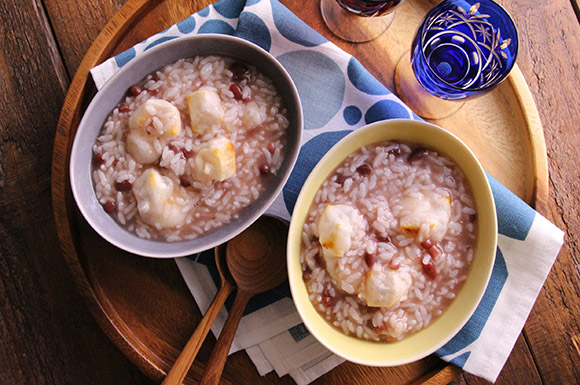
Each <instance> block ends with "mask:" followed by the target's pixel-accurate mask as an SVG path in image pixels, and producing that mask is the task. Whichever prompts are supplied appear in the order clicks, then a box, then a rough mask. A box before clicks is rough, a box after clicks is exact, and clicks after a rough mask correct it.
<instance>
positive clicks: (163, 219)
mask: <svg viewBox="0 0 580 385" xmlns="http://www.w3.org/2000/svg"><path fill="white" fill-rule="evenodd" d="M133 192H134V194H135V197H136V198H137V208H138V210H139V214H140V215H141V218H142V219H143V221H144V222H145V223H147V224H149V225H151V226H153V227H155V228H157V229H168V228H173V227H177V226H180V225H182V224H183V223H184V222H185V217H186V212H185V210H184V205H183V203H179V202H178V198H179V196H180V194H179V190H178V188H177V186H175V183H173V181H172V180H171V179H169V178H167V177H165V176H162V175H161V174H159V172H157V171H156V170H154V169H152V168H150V169H147V170H145V172H144V173H143V174H141V176H140V177H139V178H137V180H136V181H135V183H134V185H133Z"/></svg>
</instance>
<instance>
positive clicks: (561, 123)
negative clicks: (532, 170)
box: [513, 0, 580, 384]
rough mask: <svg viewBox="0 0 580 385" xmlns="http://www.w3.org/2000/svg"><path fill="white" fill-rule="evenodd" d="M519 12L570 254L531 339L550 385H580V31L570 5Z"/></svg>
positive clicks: (525, 61) (542, 299)
mask: <svg viewBox="0 0 580 385" xmlns="http://www.w3.org/2000/svg"><path fill="white" fill-rule="evenodd" d="M513 10H514V11H515V12H513V14H514V18H515V21H516V23H517V25H518V27H519V29H520V30H523V31H528V34H527V35H525V38H524V39H522V42H523V44H522V47H523V49H522V50H521V51H520V56H519V58H518V62H519V63H520V67H521V68H522V71H523V73H524V76H525V78H526V80H527V82H528V84H529V86H530V90H531V91H532V94H533V95H534V96H535V99H536V103H537V105H538V110H539V112H540V117H541V119H542V122H543V123H544V126H545V127H546V130H545V135H546V146H547V152H548V159H549V167H550V201H549V205H548V208H549V212H548V215H547V216H548V218H550V219H551V220H552V221H553V222H554V223H555V224H556V225H557V226H558V227H559V228H561V229H563V230H564V231H565V244H564V247H563V248H562V250H561V252H560V255H559V256H558V259H557V260H556V262H555V264H554V266H553V268H552V271H551V272H550V275H549V276H548V279H547V280H546V284H545V285H544V288H543V289H542V291H541V292H540V295H539V297H538V299H537V301H536V304H535V306H534V308H533V310H532V312H531V314H530V316H529V318H528V321H527V323H526V326H525V328H524V334H525V337H526V340H527V342H528V344H529V346H530V350H531V353H532V355H533V357H534V360H535V362H536V364H537V366H538V370H539V374H540V376H541V378H542V381H543V382H544V383H547V384H556V383H562V384H564V383H577V381H578V379H579V378H580V356H578V354H577V352H576V351H575V349H574V346H573V344H572V343H571V338H572V336H573V335H575V334H577V333H578V332H579V331H580V301H579V299H578V298H579V297H578V293H579V292H580V275H579V271H578V269H577V266H578V263H579V262H580V261H579V255H580V250H579V248H580V247H579V237H580V235H579V234H580V233H579V231H578V230H579V229H580V218H579V217H578V212H579V201H578V197H579V196H580V185H579V184H578V180H580V169H579V167H578V163H577V162H578V148H580V132H579V131H578V124H577V122H578V121H580V110H579V109H578V101H580V81H579V77H578V74H579V73H580V51H579V50H578V49H577V47H579V46H580V24H579V23H578V20H577V19H576V16H575V14H574V12H573V10H572V8H571V6H570V4H569V2H568V1H565V0H564V1H553V2H549V3H546V2H542V1H539V0H533V1H529V2H525V3H520V4H519V5H518V7H513ZM533 31H542V32H541V33H539V32H537V33H535V32H533Z"/></svg>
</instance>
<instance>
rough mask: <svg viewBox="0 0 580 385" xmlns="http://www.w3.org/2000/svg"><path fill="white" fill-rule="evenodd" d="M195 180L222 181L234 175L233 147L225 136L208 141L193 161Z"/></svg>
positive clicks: (234, 157) (234, 159)
mask: <svg viewBox="0 0 580 385" xmlns="http://www.w3.org/2000/svg"><path fill="white" fill-rule="evenodd" d="M194 164H195V170H196V173H197V179H199V180H202V181H208V180H215V181H220V182H221V181H224V180H226V179H228V178H231V177H232V176H234V175H236V154H235V151H234V145H233V144H232V142H230V141H229V139H228V138H226V137H225V136H219V137H217V138H214V139H212V140H210V141H209V142H208V143H207V144H206V145H205V146H204V148H203V149H201V151H199V153H198V154H197V156H196V157H195V160H194Z"/></svg>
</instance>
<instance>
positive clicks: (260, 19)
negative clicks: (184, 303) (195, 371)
mask: <svg viewBox="0 0 580 385" xmlns="http://www.w3.org/2000/svg"><path fill="white" fill-rule="evenodd" d="M201 33H222V34H228V35H236V36H239V37H242V38H244V39H247V40H249V41H251V42H253V43H256V44H257V45H259V46H261V47H262V48H264V49H265V50H267V51H269V52H270V53H271V54H272V55H273V56H275V57H276V58H277V59H278V61H280V63H281V64H282V65H283V66H284V67H285V68H286V69H287V71H288V72H289V73H290V76H291V77H292V78H293V80H294V82H295V84H296V86H297V88H298V91H299V93H300V97H301V99H302V104H303V109H304V120H305V127H304V129H305V130H304V135H303V143H302V148H301V151H300V155H299V158H298V161H297V163H296V166H295V168H294V170H293V172H292V174H291V176H290V179H289V181H288V183H287V184H286V186H285V187H284V190H283V193H282V194H281V195H280V196H279V197H278V199H277V200H276V201H275V203H274V204H273V205H272V207H271V208H270V209H269V212H270V213H272V214H275V215H278V216H280V217H283V218H286V219H289V218H290V215H291V213H292V210H293V207H294V203H295V200H296V198H297V196H298V193H299V192H300V188H301V187H302V184H303V183H304V181H305V180H306V178H307V176H308V174H309V173H310V171H311V170H312V169H313V167H314V165H315V164H316V163H317V162H318V161H319V160H320V159H321V158H322V156H323V155H324V154H325V153H326V152H327V151H328V149H330V147H332V146H333V145H334V144H335V143H336V142H338V141H339V140H340V139H341V138H343V137H344V136H345V135H347V134H348V133H349V132H351V131H353V130H356V129H357V128H359V127H362V126H364V125H365V124H368V123H371V122H375V121H378V120H383V119H392V118H411V119H419V117H417V116H416V115H415V114H413V112H412V111H411V110H410V109H409V108H408V107H407V106H405V105H404V104H403V103H402V102H401V101H400V100H399V99H398V98H397V97H396V96H395V95H393V94H392V93H391V92H389V91H388V90H387V89H386V88H385V87H384V86H383V85H382V84H381V83H380V82H378V81H377V80H376V79H375V78H374V77H372V76H371V75H370V74H369V73H368V72H367V71H366V70H365V69H364V68H363V67H362V65H361V64H360V63H359V62H358V60H357V59H355V58H354V57H352V56H350V55H349V54H347V53H345V52H344V51H342V50H340V49H339V48H338V47H336V46H335V45H333V44H332V43H330V42H328V41H327V40H326V39H325V38H324V37H322V36H321V35H320V34H318V33H317V32H316V31H314V30H313V29H311V28H310V27H309V26H307V25H306V24H305V23H304V22H303V21H301V20H300V19H299V18H298V17H296V16H295V15H294V14H292V13H291V12H290V11H289V10H288V9H287V8H285V7H284V6H283V5H282V4H280V3H279V2H278V1H277V0H221V1H219V2H217V3H215V4H213V5H211V6H209V7H207V8H204V9H202V10H200V11H199V12H197V13H195V14H194V15H192V16H190V17H188V18H187V19H185V20H183V21H181V22H179V23H177V24H175V25H173V26H172V27H170V28H168V29H167V30H165V31H162V32H160V33H159V34H157V35H155V36H152V37H151V38H149V39H147V40H146V41H144V42H141V43H139V44H137V45H136V46H134V47H132V48H130V49H129V50H127V51H125V52H123V53H121V54H119V55H117V56H116V57H114V58H111V59H109V60H108V61H106V62H104V63H103V64H101V65H100V66H98V67H96V68H94V69H93V70H92V71H91V73H92V76H93V78H94V80H95V83H96V85H97V87H101V86H102V85H103V84H104V83H105V82H106V81H107V80H108V79H109V78H110V77H111V76H112V75H113V74H114V73H115V71H117V70H118V69H119V68H121V67H122V66H123V65H124V64H126V63H127V62H129V61H130V60H132V59H133V58H135V57H136V56H137V55H139V54H140V53H142V52H143V51H146V50H147V49H149V48H151V47H153V46H156V45H158V44H162V43H163V42H165V41H168V40H172V39H176V38H179V37H181V36H187V35H191V34H201ZM489 180H490V183H491V186H492V190H493V194H494V198H495V202H496V207H497V214H498V221H499V241H498V250H497V257H496V261H495V266H494V269H493V274H492V277H491V281H490V283H489V285H488V288H487V290H486V292H485V295H484V297H483V300H482V301H481V303H480V305H479V307H478V308H477V310H476V312H475V314H474V315H473V316H472V317H471V319H470V320H469V322H468V323H467V324H466V325H465V327H464V328H463V329H462V330H461V331H460V332H459V333H458V334H457V335H456V336H455V337H454V338H453V339H452V340H451V341H450V342H449V343H447V344H446V345H445V346H443V347H442V348H441V349H439V351H437V354H438V355H439V356H440V357H441V358H442V359H444V360H446V361H449V362H452V363H453V364H455V365H457V366H459V367H461V368H463V369H464V370H466V371H468V372H470V373H473V374H475V375H477V376H481V377H483V378H485V379H486V380H489V381H492V382H493V381H495V380H496V378H497V376H498V375H499V373H500V371H501V369H502V367H503V365H504V363H505V361H506V360H507V358H508V356H509V354H510V352H511V350H512V348H513V346H514V344H515V342H516V339H517V338H518V336H519V334H520V332H521V330H522V328H523V326H524V323H525V321H526V319H527V317H528V315H529V312H530V310H531V308H532V306H533V304H534V302H535V300H536V297H537V295H538V293H539V291H540V289H541V288H542V286H543V283H544V281H545V279H546V277H547V275H548V273H549V271H550V269H551V266H552V264H553V262H554V260H555V258H556V256H557V255H558V252H559V250H560V247H561V245H562V243H563V233H562V232H561V231H560V230H559V229H557V228H556V227H555V226H554V225H552V224H551V223H550V222H549V221H547V220H546V219H545V218H543V217H542V216H541V215H539V214H538V213H537V212H536V211H534V210H533V209H532V208H530V207H529V206H528V205H527V204H525V203H524V202H522V201H521V200H520V199H519V198H517V197H516V196H515V195H514V194H513V193H512V192H510V191H509V190H507V189H506V188H505V187H504V186H502V185H501V184H500V183H498V182H497V181H496V180H495V179H493V178H492V177H491V176H490V177H489ZM199 260H200V261H201V262H204V261H205V262H204V263H205V264H207V265H208V266H209V270H210V271H213V272H214V274H215V273H216V272H215V269H214V267H212V266H211V265H212V264H213V256H211V255H208V256H206V257H204V256H203V255H202V256H201V257H200V258H199ZM194 295H195V293H194ZM288 295H289V291H288V290H287V288H280V289H279V290H277V291H276V292H275V293H267V294H266V295H265V296H263V297H259V298H257V299H255V300H253V303H252V305H251V306H250V308H249V312H250V313H251V312H254V311H257V310H258V309H260V308H262V307H264V306H268V305H270V304H271V303H272V302H276V301H277V300H279V299H280V298H283V297H284V296H288ZM302 330H303V331H304V330H305V329H302Z"/></svg>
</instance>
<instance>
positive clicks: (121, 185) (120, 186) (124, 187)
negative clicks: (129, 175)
mask: <svg viewBox="0 0 580 385" xmlns="http://www.w3.org/2000/svg"><path fill="white" fill-rule="evenodd" d="M131 187H133V183H131V182H129V181H128V180H127V179H125V180H122V181H120V182H117V183H115V188H116V189H117V191H129V190H131Z"/></svg>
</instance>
